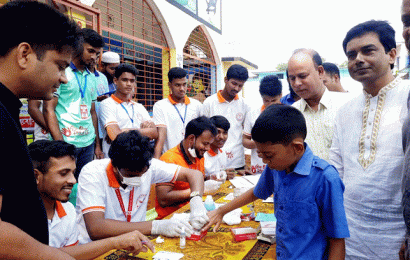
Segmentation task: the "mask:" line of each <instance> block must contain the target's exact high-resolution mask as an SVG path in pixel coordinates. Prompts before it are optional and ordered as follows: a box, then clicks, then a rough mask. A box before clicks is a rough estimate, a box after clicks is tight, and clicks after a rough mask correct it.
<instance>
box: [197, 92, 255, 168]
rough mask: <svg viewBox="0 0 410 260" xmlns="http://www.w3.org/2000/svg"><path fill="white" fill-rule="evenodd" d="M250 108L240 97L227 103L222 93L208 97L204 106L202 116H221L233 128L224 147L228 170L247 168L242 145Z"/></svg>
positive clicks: (230, 129)
mask: <svg viewBox="0 0 410 260" xmlns="http://www.w3.org/2000/svg"><path fill="white" fill-rule="evenodd" d="M248 111H249V106H248V105H247V104H246V103H245V100H244V99H243V98H241V97H239V96H238V95H237V96H236V97H235V99H234V100H232V101H231V102H228V101H226V100H225V99H224V98H223V97H222V95H221V94H220V91H219V92H218V93H216V94H213V95H212V96H210V97H208V98H207V99H206V100H205V101H204V104H203V105H202V113H201V114H202V115H204V116H207V117H212V116H215V115H221V116H224V117H226V119H228V121H229V123H230V124H231V127H230V128H229V131H228V140H227V141H226V143H225V145H224V147H223V148H224V151H225V153H226V155H227V165H226V168H228V169H229V168H239V167H243V166H245V149H244V147H243V145H242V131H243V123H244V120H245V117H246V114H247V113H248Z"/></svg>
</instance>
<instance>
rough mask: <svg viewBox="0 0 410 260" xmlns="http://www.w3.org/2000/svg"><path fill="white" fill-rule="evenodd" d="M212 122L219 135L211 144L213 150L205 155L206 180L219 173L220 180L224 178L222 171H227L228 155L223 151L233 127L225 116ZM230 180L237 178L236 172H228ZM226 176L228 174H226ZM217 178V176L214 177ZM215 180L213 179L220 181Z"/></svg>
mask: <svg viewBox="0 0 410 260" xmlns="http://www.w3.org/2000/svg"><path fill="white" fill-rule="evenodd" d="M210 119H211V122H212V123H213V124H214V125H215V127H216V130H217V134H216V136H215V140H214V141H213V142H212V143H211V149H209V151H207V152H206V153H205V155H204V163H205V178H206V179H210V178H211V175H213V174H217V173H219V174H220V176H219V178H223V177H226V176H222V175H221V172H222V171H227V170H226V159H227V158H226V153H225V152H224V151H223V150H222V147H223V146H224V144H225V142H226V140H227V139H228V131H229V128H230V127H231V124H230V123H229V121H228V119H226V117H224V116H213V117H211V118H210ZM228 172H229V173H230V174H229V175H228V179H232V178H233V177H235V174H234V171H228ZM225 174H226V173H225ZM214 177H215V176H214ZM219 178H213V179H219Z"/></svg>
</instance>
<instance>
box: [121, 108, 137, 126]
mask: <svg viewBox="0 0 410 260" xmlns="http://www.w3.org/2000/svg"><path fill="white" fill-rule="evenodd" d="M121 106H122V108H123V109H124V110H125V112H127V115H128V117H129V118H130V120H131V123H132V124H133V126H134V106H132V117H131V116H130V114H129V113H128V110H127V109H126V108H125V107H124V105H123V104H122V103H121Z"/></svg>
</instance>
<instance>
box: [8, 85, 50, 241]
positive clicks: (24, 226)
mask: <svg viewBox="0 0 410 260" xmlns="http://www.w3.org/2000/svg"><path fill="white" fill-rule="evenodd" d="M21 105H22V104H21V102H20V100H19V99H18V98H17V97H16V96H14V94H13V93H12V92H11V91H10V90H9V89H7V88H6V87H5V86H4V85H3V84H1V83H0V149H1V150H2V152H0V194H1V195H2V196H3V203H2V207H1V212H0V217H1V220H2V221H5V222H8V223H11V224H13V225H15V226H17V227H18V228H20V229H21V230H23V231H24V232H26V233H28V234H29V235H30V236H32V237H34V238H35V239H37V240H38V241H40V242H42V243H44V244H47V245H48V222H47V214H46V211H45V208H44V205H43V201H42V200H41V197H40V194H39V192H38V191H37V185H36V181H35V178H34V171H33V165H32V163H31V159H30V155H29V152H28V149H27V143H26V139H25V138H24V135H23V131H22V129H21V125H20V120H19V113H20V107H21Z"/></svg>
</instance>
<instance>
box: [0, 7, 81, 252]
mask: <svg viewBox="0 0 410 260" xmlns="http://www.w3.org/2000/svg"><path fill="white" fill-rule="evenodd" d="M0 24H3V25H5V26H2V27H0V35H1V36H2V38H1V41H0V147H1V149H2V150H3V152H2V153H1V156H0V165H1V166H2V167H1V170H0V259H72V258H71V257H70V256H69V255H67V254H65V253H64V252H63V251H61V250H58V249H53V248H51V247H48V246H46V245H47V244H48V223H47V216H46V212H45V209H44V205H43V203H42V200H41V198H40V196H39V193H38V191H37V188H36V182H35V179H34V174H33V167H32V163H31V159H30V156H29V153H28V150H27V145H26V140H25V137H24V135H23V132H22V129H21V126H20V123H19V109H20V107H21V105H22V104H21V102H20V101H19V98H30V99H44V100H49V99H51V98H52V97H53V92H55V91H56V90H57V88H58V87H59V86H60V84H61V83H66V82H67V78H66V76H65V73H64V70H65V68H66V67H67V66H68V65H69V64H70V62H71V56H72V54H73V52H74V51H75V50H76V49H77V48H78V35H79V34H78V32H79V30H78V27H77V26H76V24H75V23H74V22H72V21H70V20H69V19H68V18H67V17H66V16H64V15H63V14H61V13H60V12H58V11H56V10H54V9H53V8H52V7H50V6H47V5H45V4H42V3H39V2H36V1H32V2H31V1H12V2H9V3H7V4H5V5H3V6H2V7H0ZM40 242H41V243H40Z"/></svg>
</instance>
